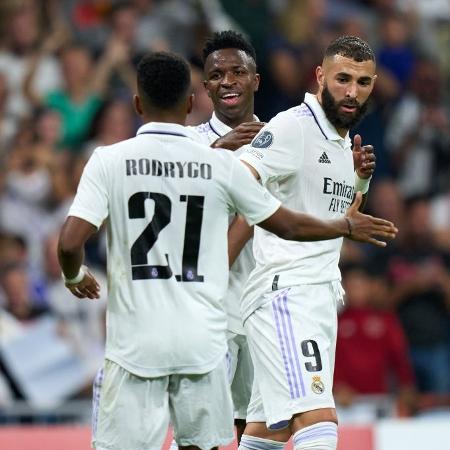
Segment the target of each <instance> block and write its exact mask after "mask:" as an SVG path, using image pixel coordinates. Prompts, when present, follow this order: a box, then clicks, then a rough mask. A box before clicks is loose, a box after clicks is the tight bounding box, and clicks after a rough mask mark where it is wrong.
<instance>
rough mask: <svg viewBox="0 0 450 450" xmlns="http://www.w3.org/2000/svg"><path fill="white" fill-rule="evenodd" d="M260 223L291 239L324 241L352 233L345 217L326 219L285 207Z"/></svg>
mask: <svg viewBox="0 0 450 450" xmlns="http://www.w3.org/2000/svg"><path fill="white" fill-rule="evenodd" d="M258 225H260V226H261V227H262V228H264V229H266V230H268V231H270V232H272V233H275V234H276V235H277V236H279V237H281V238H282V239H287V240H291V241H323V240H328V239H336V238H339V237H342V236H347V235H349V234H350V233H349V224H348V222H347V220H346V219H345V218H341V219H336V220H329V221H324V220H321V219H318V218H316V217H313V216H310V215H308V214H302V213H296V212H293V211H291V210H289V209H287V208H283V207H281V208H279V209H278V210H277V211H276V212H275V213H274V214H273V215H272V216H271V217H269V218H268V219H266V220H264V221H263V222H261V223H259V224H258Z"/></svg>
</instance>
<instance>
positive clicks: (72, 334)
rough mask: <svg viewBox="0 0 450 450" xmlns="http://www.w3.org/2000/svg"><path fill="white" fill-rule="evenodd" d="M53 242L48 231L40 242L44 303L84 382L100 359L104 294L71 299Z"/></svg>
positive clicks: (55, 237)
mask: <svg viewBox="0 0 450 450" xmlns="http://www.w3.org/2000/svg"><path fill="white" fill-rule="evenodd" d="M57 245H58V233H53V234H51V235H50V236H49V237H48V238H47V240H46V241H45V243H44V254H45V273H46V277H47V296H48V297H47V298H48V304H49V308H50V310H51V312H52V314H53V315H54V316H55V317H57V318H58V319H59V320H60V321H61V325H60V326H61V330H62V331H63V333H64V336H65V337H66V339H68V340H69V341H70V342H71V344H72V345H73V347H74V348H75V349H76V351H77V353H78V355H79V356H80V357H81V359H82V361H83V364H84V366H85V370H86V374H87V381H88V382H89V383H91V382H92V380H93V379H94V376H95V374H96V372H97V370H98V368H99V367H100V366H101V365H102V362H103V353H104V342H105V311H106V297H105V296H104V295H102V297H101V298H100V299H98V300H97V301H95V302H83V301H80V302H78V301H74V300H73V298H71V294H70V292H68V290H67V289H66V288H65V286H64V282H63V280H62V278H61V269H60V267H59V264H58V259H57ZM93 273H95V276H96V277H99V278H97V279H98V280H100V282H101V283H102V284H103V283H105V284H106V279H105V276H104V274H102V273H100V272H99V271H98V270H95V269H94V270H93Z"/></svg>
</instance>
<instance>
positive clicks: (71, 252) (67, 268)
mask: <svg viewBox="0 0 450 450" xmlns="http://www.w3.org/2000/svg"><path fill="white" fill-rule="evenodd" d="M58 259H59V264H60V266H61V269H62V271H63V273H64V276H65V277H66V278H69V279H70V278H74V277H76V276H77V274H78V272H79V270H80V267H81V265H82V264H83V260H84V248H83V247H81V248H80V247H78V248H73V247H72V248H70V247H68V246H65V245H64V243H61V240H60V242H59V245H58Z"/></svg>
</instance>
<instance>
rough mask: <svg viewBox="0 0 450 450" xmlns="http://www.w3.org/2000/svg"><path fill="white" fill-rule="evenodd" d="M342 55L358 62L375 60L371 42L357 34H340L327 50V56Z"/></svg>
mask: <svg viewBox="0 0 450 450" xmlns="http://www.w3.org/2000/svg"><path fill="white" fill-rule="evenodd" d="M335 55H341V56H344V57H346V58H351V59H353V60H355V61H357V62H362V61H369V60H370V61H375V54H374V53H373V50H372V49H371V48H370V46H369V44H368V43H367V42H366V41H364V40H362V39H361V38H359V37H356V36H340V37H338V38H337V39H335V40H334V41H333V42H332V43H331V44H330V45H329V46H328V47H327V49H326V50H325V58H328V57H331V56H335Z"/></svg>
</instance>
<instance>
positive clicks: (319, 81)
mask: <svg viewBox="0 0 450 450" xmlns="http://www.w3.org/2000/svg"><path fill="white" fill-rule="evenodd" d="M316 80H317V84H318V85H319V87H320V88H323V85H324V82H325V75H324V73H323V69H322V66H317V67H316Z"/></svg>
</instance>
